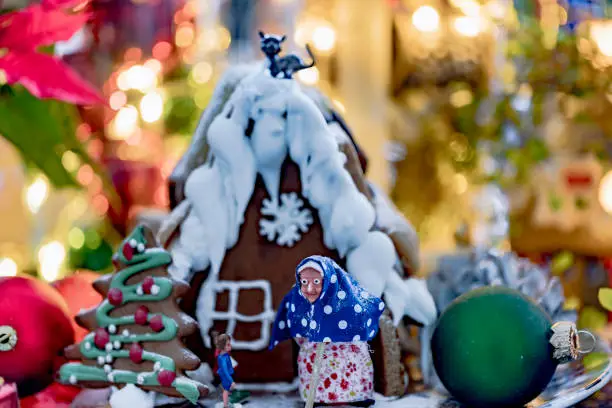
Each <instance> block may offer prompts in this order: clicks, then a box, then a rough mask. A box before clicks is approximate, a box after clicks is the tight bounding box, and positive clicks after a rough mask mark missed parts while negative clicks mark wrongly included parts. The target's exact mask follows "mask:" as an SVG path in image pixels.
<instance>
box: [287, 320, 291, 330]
mask: <svg viewBox="0 0 612 408" xmlns="http://www.w3.org/2000/svg"><path fill="white" fill-rule="evenodd" d="M287 327H289V328H291V320H287Z"/></svg>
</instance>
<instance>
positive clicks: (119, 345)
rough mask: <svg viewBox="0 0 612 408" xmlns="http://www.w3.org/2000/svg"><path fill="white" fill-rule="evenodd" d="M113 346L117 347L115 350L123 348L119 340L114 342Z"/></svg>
mask: <svg viewBox="0 0 612 408" xmlns="http://www.w3.org/2000/svg"><path fill="white" fill-rule="evenodd" d="M113 346H115V348H116V349H117V350H119V349H120V348H121V342H120V341H119V340H115V341H114V342H113Z"/></svg>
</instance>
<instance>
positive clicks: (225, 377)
mask: <svg viewBox="0 0 612 408" xmlns="http://www.w3.org/2000/svg"><path fill="white" fill-rule="evenodd" d="M215 346H216V348H217V352H218V353H219V355H218V357H217V373H218V374H219V377H220V378H221V386H222V387H223V407H224V408H231V407H232V405H230V402H229V395H230V392H231V391H232V390H233V389H234V388H236V383H234V379H233V378H232V375H234V367H233V366H232V358H231V357H230V352H231V351H232V339H231V337H230V336H229V335H227V334H220V335H219V336H217V338H216V339H215Z"/></svg>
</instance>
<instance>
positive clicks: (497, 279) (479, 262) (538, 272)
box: [421, 249, 577, 388]
mask: <svg viewBox="0 0 612 408" xmlns="http://www.w3.org/2000/svg"><path fill="white" fill-rule="evenodd" d="M493 285H503V286H506V287H509V288H513V289H516V290H518V291H520V292H521V293H523V294H525V295H526V296H529V297H530V298H532V299H533V300H534V301H535V302H536V303H537V304H538V305H540V306H541V307H542V308H543V309H544V311H545V312H546V313H547V314H548V315H549V316H550V317H551V318H552V320H553V321H554V322H559V321H566V322H575V321H576V319H577V315H576V312H575V311H572V310H564V308H563V304H564V303H565V297H564V295H563V287H562V285H561V282H560V281H559V279H558V278H557V277H554V276H550V274H549V272H548V271H547V270H546V269H544V268H541V267H540V266H538V265H535V264H533V263H532V262H530V261H529V260H527V259H522V258H519V257H518V256H517V255H515V254H514V253H510V252H509V253H501V252H499V251H497V250H493V249H487V250H482V249H472V250H469V251H466V252H459V253H456V254H452V255H447V256H443V257H441V258H440V260H439V262H438V268H437V270H436V271H434V272H433V273H432V274H430V276H429V277H428V278H427V287H428V289H429V291H430V292H431V294H432V296H433V298H434V301H435V303H436V307H437V309H438V312H442V311H443V310H444V309H446V308H447V307H448V305H449V304H450V303H451V302H452V301H453V300H455V299H456V298H457V297H459V296H461V295H462V294H464V293H467V292H469V291H471V290H474V289H477V288H480V287H484V286H493ZM431 334H432V333H426V334H425V333H423V335H422V341H423V342H426V341H428V339H429V338H430V337H431ZM421 369H422V372H423V379H424V381H425V382H426V383H427V384H429V385H432V386H435V387H437V388H442V385H441V383H440V380H439V379H438V377H437V375H436V373H435V370H434V368H433V361H432V359H431V354H430V353H424V354H423V355H422V356H421Z"/></svg>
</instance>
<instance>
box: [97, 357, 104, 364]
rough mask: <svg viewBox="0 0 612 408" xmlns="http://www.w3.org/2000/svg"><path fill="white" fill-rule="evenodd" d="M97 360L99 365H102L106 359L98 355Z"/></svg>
mask: <svg viewBox="0 0 612 408" xmlns="http://www.w3.org/2000/svg"><path fill="white" fill-rule="evenodd" d="M97 360H98V364H99V365H104V363H105V362H106V360H104V356H98V359H97Z"/></svg>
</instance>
